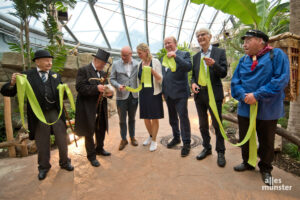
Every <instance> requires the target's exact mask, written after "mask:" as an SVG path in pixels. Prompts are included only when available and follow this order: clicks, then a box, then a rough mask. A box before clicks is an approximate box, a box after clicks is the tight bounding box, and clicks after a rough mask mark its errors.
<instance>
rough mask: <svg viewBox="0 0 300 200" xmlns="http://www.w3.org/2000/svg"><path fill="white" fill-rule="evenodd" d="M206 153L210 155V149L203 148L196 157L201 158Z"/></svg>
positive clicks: (204, 156)
mask: <svg viewBox="0 0 300 200" xmlns="http://www.w3.org/2000/svg"><path fill="white" fill-rule="evenodd" d="M208 155H211V149H206V148H204V149H203V150H202V151H201V153H199V155H198V156H197V157H196V158H197V160H203V159H204V158H206V156H208Z"/></svg>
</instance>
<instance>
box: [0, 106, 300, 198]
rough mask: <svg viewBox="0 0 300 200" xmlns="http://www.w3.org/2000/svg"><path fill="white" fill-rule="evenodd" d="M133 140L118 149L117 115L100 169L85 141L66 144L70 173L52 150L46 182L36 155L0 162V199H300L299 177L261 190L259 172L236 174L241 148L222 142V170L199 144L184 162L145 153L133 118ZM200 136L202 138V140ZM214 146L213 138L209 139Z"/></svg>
mask: <svg viewBox="0 0 300 200" xmlns="http://www.w3.org/2000/svg"><path fill="white" fill-rule="evenodd" d="M167 113H168V112H167V108H166V107H165V118H164V119H162V120H160V129H159V134H158V140H159V141H160V140H161V139H162V137H164V136H168V135H170V134H171V128H170V126H169V124H168V116H167ZM189 116H190V121H191V128H192V134H193V135H196V136H199V137H200V134H199V129H198V118H197V114H196V109H195V106H194V102H193V101H189ZM136 136H137V140H138V141H139V146H138V147H133V146H131V145H128V146H127V147H126V148H125V149H124V150H123V151H119V150H118V145H119V142H120V135H119V124H118V116H117V115H115V116H113V117H112V118H111V119H110V134H109V135H108V136H107V138H106V140H105V149H106V150H108V151H110V152H112V156H111V157H108V158H107V157H100V156H98V160H99V161H100V163H101V166H100V167H99V168H94V167H92V166H91V165H90V164H89V162H88V161H87V159H86V156H85V149H84V141H83V140H82V139H81V140H79V148H76V147H75V145H74V144H72V145H70V146H69V155H70V157H71V159H72V163H73V165H74V166H75V170H74V171H73V172H66V171H65V170H61V169H60V168H59V166H58V151H57V150H54V151H52V152H51V164H52V168H51V170H50V171H49V173H48V176H47V178H46V179H45V180H43V181H39V180H38V179H37V173H38V170H37V156H36V155H34V156H29V157H26V158H14V159H9V158H7V159H1V160H0V199H5V200H8V199H13V200H17V199H30V200H31V199H38V200H42V199H54V200H60V199H61V200H73V199H74V200H79V199H80V200H81V199H87V200H94V199H101V200H115V199H116V200H169V199H170V200H193V199H195V200H198V199H280V200H282V199H299V198H300V188H299V185H300V179H299V177H296V176H294V175H292V174H289V173H287V172H285V171H283V170H280V169H278V168H276V167H275V168H274V170H273V172H272V174H273V176H274V178H276V179H277V180H278V181H280V182H281V183H280V184H279V183H277V184H275V185H276V186H282V185H284V186H291V190H288V191H282V189H281V190H277V191H263V190H262V186H264V185H263V184H262V181H261V177H260V173H259V171H258V168H256V170H255V171H254V172H253V171H251V172H242V173H237V172H234V171H233V166H235V165H237V164H239V163H240V162H241V153H240V149H239V148H237V147H233V146H231V145H230V144H228V143H226V148H227V151H226V159H227V165H226V167H225V168H219V167H218V166H217V163H216V160H217V154H216V152H213V155H212V156H209V157H208V158H206V159H205V160H203V161H197V160H196V159H195V157H196V155H197V154H198V153H199V152H200V151H201V150H202V147H201V145H199V146H197V147H195V148H193V149H192V150H191V153H190V155H189V156H188V157H186V158H181V157H180V151H179V150H174V149H171V150H170V149H167V148H166V147H165V146H163V145H162V144H161V143H159V145H158V150H157V151H155V152H149V150H148V148H149V147H144V146H142V142H143V140H144V139H146V137H147V131H146V129H145V126H144V123H143V121H142V120H140V119H139V118H138V116H137V122H136ZM200 138H201V137H200ZM212 145H213V148H214V147H215V137H214V135H212Z"/></svg>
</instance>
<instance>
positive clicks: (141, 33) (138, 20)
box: [123, 0, 147, 51]
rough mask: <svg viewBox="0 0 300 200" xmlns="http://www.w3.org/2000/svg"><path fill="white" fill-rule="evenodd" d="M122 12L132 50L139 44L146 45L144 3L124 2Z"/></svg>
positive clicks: (125, 0) (127, 0)
mask: <svg viewBox="0 0 300 200" xmlns="http://www.w3.org/2000/svg"><path fill="white" fill-rule="evenodd" d="M123 2H124V12H125V16H126V23H127V28H128V32H129V37H130V41H131V45H132V50H133V51H136V47H137V45H138V44H140V43H142V42H143V43H147V39H146V32H145V30H146V27H145V5H144V3H145V2H144V1H132V0H124V1H123Z"/></svg>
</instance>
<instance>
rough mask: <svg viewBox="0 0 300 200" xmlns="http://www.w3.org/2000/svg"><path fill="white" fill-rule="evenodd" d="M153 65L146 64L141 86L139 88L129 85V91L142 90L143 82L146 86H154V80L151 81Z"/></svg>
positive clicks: (127, 87) (127, 88)
mask: <svg viewBox="0 0 300 200" xmlns="http://www.w3.org/2000/svg"><path fill="white" fill-rule="evenodd" d="M151 69H152V68H151V67H150V66H144V67H143V70H142V77H141V82H140V84H139V87H137V88H131V87H129V86H126V90H127V91H129V92H134V93H137V92H139V91H141V90H142V87H143V84H142V83H144V87H145V88H151V87H152V81H151Z"/></svg>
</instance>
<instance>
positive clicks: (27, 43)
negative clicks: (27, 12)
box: [25, 19, 31, 69]
mask: <svg viewBox="0 0 300 200" xmlns="http://www.w3.org/2000/svg"><path fill="white" fill-rule="evenodd" d="M25 38H26V50H27V69H30V68H31V55H30V39H29V20H28V19H26V20H25Z"/></svg>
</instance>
